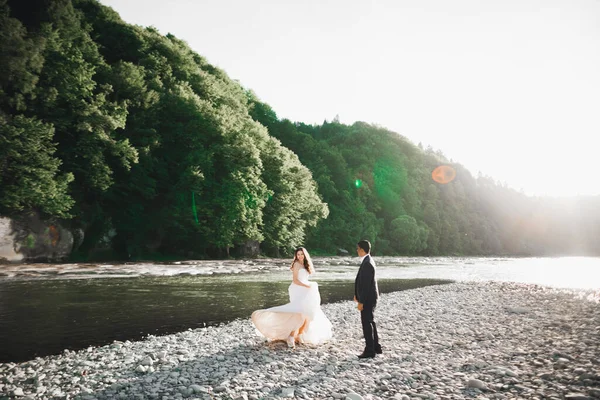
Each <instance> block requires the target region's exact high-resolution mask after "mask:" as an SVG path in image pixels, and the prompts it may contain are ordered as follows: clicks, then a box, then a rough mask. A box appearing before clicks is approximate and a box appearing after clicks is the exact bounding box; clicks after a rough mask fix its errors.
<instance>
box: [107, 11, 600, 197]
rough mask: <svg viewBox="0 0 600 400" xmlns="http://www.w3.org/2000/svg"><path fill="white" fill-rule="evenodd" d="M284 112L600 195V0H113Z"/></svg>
mask: <svg viewBox="0 0 600 400" xmlns="http://www.w3.org/2000/svg"><path fill="white" fill-rule="evenodd" d="M101 2H102V3H103V4H105V5H109V6H111V7H113V8H114V9H115V10H116V11H117V12H118V13H119V14H120V15H121V17H122V18H123V19H124V20H125V21H126V22H129V23H133V24H138V25H142V26H150V25H152V26H154V27H156V28H157V29H159V30H160V31H161V32H162V33H164V34H166V33H169V32H170V33H172V34H174V35H175V36H177V37H178V38H180V39H183V40H185V41H186V42H187V43H188V44H189V45H190V46H191V47H192V49H194V50H195V51H196V52H198V53H199V54H201V55H202V56H204V57H205V58H206V59H207V60H208V61H209V62H210V63H212V64H214V65H216V66H218V67H220V68H221V69H223V70H225V71H226V72H227V74H228V75H229V76H230V77H231V78H232V79H237V80H238V81H239V82H240V83H241V84H242V85H243V86H244V87H246V88H249V89H252V90H254V91H255V92H256V94H257V95H258V96H259V97H260V98H261V100H263V101H265V102H266V103H268V104H269V105H271V106H272V107H273V109H274V110H275V111H276V112H277V115H278V116H279V117H280V118H289V119H290V120H292V121H302V122H305V123H316V124H321V123H322V122H323V120H325V119H327V120H328V121H331V120H333V118H334V117H335V116H336V115H339V118H340V121H341V122H342V123H346V124H352V123H354V122H355V121H365V122H369V123H373V124H378V125H381V126H383V127H386V128H388V129H390V130H393V131H395V132H398V133H400V134H401V135H403V136H405V137H407V138H408V139H410V140H411V141H412V142H414V143H415V144H417V143H419V142H422V143H423V145H425V146H427V145H431V146H432V147H433V148H435V149H439V150H442V151H443V152H444V154H446V156H448V157H450V158H452V159H453V160H454V161H457V162H459V163H461V164H463V165H464V166H465V167H467V168H468V169H469V170H471V171H472V173H473V174H474V175H476V174H477V172H478V171H481V172H482V173H483V174H485V175H489V176H492V177H493V178H495V179H497V180H500V181H502V182H506V183H507V184H508V185H509V186H511V187H513V188H515V189H518V190H519V189H522V190H523V191H524V192H525V193H527V194H530V195H552V196H568V195H576V194H592V195H600V179H599V178H598V175H597V174H596V173H595V170H596V169H597V168H598V165H597V161H596V160H598V146H597V145H595V144H596V142H597V141H598V137H600V1H599V0H494V1H492V0H452V1H448V0H412V1H411V0H380V1H376V0H371V1H370V0H294V1H291V0H261V1H256V0H202V1H196V0H171V1H164V0H101Z"/></svg>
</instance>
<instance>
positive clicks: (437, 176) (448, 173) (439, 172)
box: [431, 165, 456, 185]
mask: <svg viewBox="0 0 600 400" xmlns="http://www.w3.org/2000/svg"><path fill="white" fill-rule="evenodd" d="M454 178H456V171H455V170H454V168H452V167H450V166H448V165H440V166H439V167H437V168H436V169H434V170H433V171H432V172H431V179H433V180H434V181H436V182H437V183H441V184H442V185H445V184H446V183H450V182H452V181H453V180H454Z"/></svg>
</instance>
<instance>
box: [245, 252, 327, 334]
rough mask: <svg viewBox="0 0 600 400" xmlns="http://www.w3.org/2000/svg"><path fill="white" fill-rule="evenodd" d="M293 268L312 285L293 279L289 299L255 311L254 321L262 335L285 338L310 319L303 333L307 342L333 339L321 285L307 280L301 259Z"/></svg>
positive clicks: (253, 314)
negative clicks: (324, 309) (294, 281)
mask: <svg viewBox="0 0 600 400" xmlns="http://www.w3.org/2000/svg"><path fill="white" fill-rule="evenodd" d="M294 268H297V269H298V280H299V281H300V282H302V283H304V284H306V285H310V288H307V287H304V286H300V285H296V284H295V283H293V282H292V284H291V285H290V287H289V289H288V292H289V295H290V302H289V303H287V304H284V305H282V306H277V307H271V308H267V309H266V310H257V311H254V312H253V313H252V322H253V323H254V326H255V327H256V329H257V330H258V332H259V333H260V334H261V335H262V336H264V337H266V338H268V339H271V340H286V339H287V338H288V337H289V336H290V333H291V332H293V331H296V330H298V329H300V327H302V325H303V324H304V322H305V321H307V327H306V328H305V330H304V332H303V333H302V339H303V341H304V343H310V344H320V343H323V342H325V341H327V340H329V339H331V336H332V333H331V322H329V319H327V317H326V316H325V314H324V313H323V310H321V295H320V294H319V285H318V284H317V283H316V282H310V281H309V280H308V277H309V276H310V275H309V273H308V271H306V269H305V268H304V267H303V266H301V265H300V264H299V263H298V264H295V265H294Z"/></svg>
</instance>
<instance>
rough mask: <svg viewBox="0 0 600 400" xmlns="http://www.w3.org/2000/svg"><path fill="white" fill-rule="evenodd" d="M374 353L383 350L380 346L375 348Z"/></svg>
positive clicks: (379, 352)
mask: <svg viewBox="0 0 600 400" xmlns="http://www.w3.org/2000/svg"><path fill="white" fill-rule="evenodd" d="M375 353H377V354H381V353H383V350H381V346H379V347H376V348H375Z"/></svg>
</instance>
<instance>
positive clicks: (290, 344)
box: [286, 336, 296, 349]
mask: <svg viewBox="0 0 600 400" xmlns="http://www.w3.org/2000/svg"><path fill="white" fill-rule="evenodd" d="M286 342H287V345H288V347H289V348H292V349H293V348H294V347H296V341H295V340H294V337H293V336H290V337H288V338H287V340H286Z"/></svg>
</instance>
